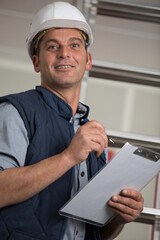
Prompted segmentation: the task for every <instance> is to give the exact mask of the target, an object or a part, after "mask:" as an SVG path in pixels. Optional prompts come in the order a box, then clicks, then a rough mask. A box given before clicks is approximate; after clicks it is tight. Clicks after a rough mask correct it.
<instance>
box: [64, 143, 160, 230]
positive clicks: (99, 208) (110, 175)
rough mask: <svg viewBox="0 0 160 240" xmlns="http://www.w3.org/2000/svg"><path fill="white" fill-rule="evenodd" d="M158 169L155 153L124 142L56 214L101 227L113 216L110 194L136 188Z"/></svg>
mask: <svg viewBox="0 0 160 240" xmlns="http://www.w3.org/2000/svg"><path fill="white" fill-rule="evenodd" d="M159 171H160V154H159V153H155V152H153V151H151V150H149V149H147V148H143V147H138V146H133V145H131V144H129V143H126V144H125V145H124V146H123V147H122V148H121V150H120V151H119V152H118V153H117V154H116V156H115V157H114V158H113V159H112V160H111V162H109V163H108V164H107V165H106V166H105V167H103V168H102V170H100V171H99V172H98V173H97V174H96V175H95V176H94V177H93V178H92V179H91V180H90V181H89V182H88V184H87V185H86V186H85V187H84V188H83V189H81V190H80V191H79V192H78V193H76V194H75V195H74V196H73V198H72V199H70V200H69V201H68V202H67V203H66V204H65V205H64V206H63V207H62V208H61V209H60V211H59V214H60V215H63V216H66V217H71V218H74V219H76V220H80V221H82V222H86V223H90V224H93V225H96V226H99V227H102V226H104V225H106V224H107V223H108V222H109V221H110V220H111V219H112V218H113V217H114V213H113V212H112V211H111V210H110V209H109V208H108V205H107V202H108V200H109V199H110V198H111V196H113V195H115V194H116V195H117V194H119V193H120V191H121V190H122V189H125V188H128V189H133V190H138V191H140V190H141V189H142V188H143V187H144V186H145V185H146V184H147V183H149V182H150V181H151V179H152V178H153V177H154V176H155V175H157V174H158V172H159Z"/></svg>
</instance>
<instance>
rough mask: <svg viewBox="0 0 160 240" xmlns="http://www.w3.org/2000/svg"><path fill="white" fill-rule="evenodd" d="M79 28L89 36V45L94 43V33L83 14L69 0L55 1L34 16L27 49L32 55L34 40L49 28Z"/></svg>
mask: <svg viewBox="0 0 160 240" xmlns="http://www.w3.org/2000/svg"><path fill="white" fill-rule="evenodd" d="M53 27H55V28H77V29H79V30H81V31H83V32H84V33H85V34H86V35H87V37H88V46H90V45H91V44H92V43H93V35H92V31H91V28H90V26H89V24H88V23H87V22H86V19H85V17H84V16H83V14H82V13H81V12H80V11H79V10H78V9H77V8H76V7H74V6H73V5H71V4H70V3H67V2H54V3H51V4H48V5H46V6H45V7H44V8H42V9H41V10H40V11H39V12H38V13H37V14H36V15H35V17H34V18H33V21H32V23H31V26H30V34H29V37H28V38H27V40H26V42H27V49H28V53H29V55H30V57H31V58H32V55H33V46H32V40H33V39H34V37H35V36H36V35H37V34H38V33H40V32H42V31H43V30H45V29H49V28H53Z"/></svg>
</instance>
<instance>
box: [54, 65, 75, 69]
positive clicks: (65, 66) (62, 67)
mask: <svg viewBox="0 0 160 240" xmlns="http://www.w3.org/2000/svg"><path fill="white" fill-rule="evenodd" d="M68 68H73V66H71V65H59V66H56V67H55V69H68Z"/></svg>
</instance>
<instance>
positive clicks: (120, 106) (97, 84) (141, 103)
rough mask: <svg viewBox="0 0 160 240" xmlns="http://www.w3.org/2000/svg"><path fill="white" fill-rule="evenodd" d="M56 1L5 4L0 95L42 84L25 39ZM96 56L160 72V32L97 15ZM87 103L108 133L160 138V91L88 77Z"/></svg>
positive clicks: (126, 235)
mask: <svg viewBox="0 0 160 240" xmlns="http://www.w3.org/2000/svg"><path fill="white" fill-rule="evenodd" d="M148 1H149V0H148ZM51 2H53V1H52V0H27V1H25V0H12V1H10V0H0V73H1V78H0V96H2V95H5V94H9V93H15V92H20V91H25V90H27V89H30V88H34V87H35V86H36V85H39V84H40V77H39V74H37V73H34V70H33V67H32V63H31V60H30V59H29V57H28V54H27V51H26V46H25V40H26V38H27V35H28V32H29V24H30V22H31V19H32V17H33V15H34V13H35V12H37V11H38V10H39V9H40V8H41V7H42V6H44V5H45V4H46V3H51ZM66 2H71V3H73V2H75V1H66ZM142 2H145V1H142ZM151 2H152V1H151ZM91 52H92V55H93V60H97V61H104V62H112V63H115V64H117V63H121V64H127V65H131V66H137V67H142V68H147V69H148V68H149V69H155V70H156V71H160V27H159V25H158V24H153V23H147V22H142V21H133V20H125V19H120V18H112V17H102V16H97V17H96V24H95V26H94V44H93V47H92V49H91ZM84 102H85V103H86V104H88V105H90V107H91V115H90V119H97V120H98V121H100V122H102V123H103V124H104V126H105V128H106V130H108V129H112V130H118V131H124V132H132V133H138V134H144V135H151V136H155V137H160V124H159V122H160V107H159V104H160V90H159V88H156V87H149V86H141V85H137V84H131V83H120V82H116V81H112V80H109V79H108V80H102V79H98V78H89V79H88V85H87V91H86V97H85V100H84ZM154 188H155V179H153V180H152V182H151V183H150V184H148V185H147V186H146V187H145V188H144V190H143V191H142V193H143V195H144V197H145V206H148V207H153V202H154ZM151 230H152V228H151V226H150V225H145V224H138V223H131V224H128V225H127V226H126V227H125V229H124V231H123V232H122V233H121V235H120V236H119V237H118V239H119V240H122V239H123V240H124V239H126V240H128V239H129V240H132V239H137V240H149V239H151Z"/></svg>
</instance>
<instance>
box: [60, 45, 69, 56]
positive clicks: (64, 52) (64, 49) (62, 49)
mask: <svg viewBox="0 0 160 240" xmlns="http://www.w3.org/2000/svg"><path fill="white" fill-rule="evenodd" d="M70 54H71V53H70V50H69V49H68V47H67V46H61V47H60V48H59V50H58V53H57V58H68V57H70Z"/></svg>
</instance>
